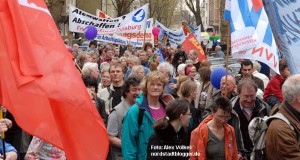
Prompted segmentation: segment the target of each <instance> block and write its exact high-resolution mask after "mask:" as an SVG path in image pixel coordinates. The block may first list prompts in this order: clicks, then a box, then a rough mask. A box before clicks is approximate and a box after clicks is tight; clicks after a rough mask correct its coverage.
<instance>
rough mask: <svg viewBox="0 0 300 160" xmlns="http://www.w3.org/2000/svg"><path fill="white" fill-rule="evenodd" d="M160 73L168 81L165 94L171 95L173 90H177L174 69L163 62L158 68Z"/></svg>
mask: <svg viewBox="0 0 300 160" xmlns="http://www.w3.org/2000/svg"><path fill="white" fill-rule="evenodd" d="M157 69H158V72H160V73H161V74H162V75H163V76H165V78H167V79H168V83H167V84H166V86H165V90H164V93H166V94H170V93H171V91H172V89H174V88H176V83H177V80H176V79H175V78H174V77H173V74H174V68H173V66H172V65H171V64H170V63H168V62H162V63H160V64H159V65H158V66H157Z"/></svg>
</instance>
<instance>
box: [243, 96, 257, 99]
mask: <svg viewBox="0 0 300 160" xmlns="http://www.w3.org/2000/svg"><path fill="white" fill-rule="evenodd" d="M241 98H243V99H255V98H256V96H254V95H250V96H247V95H244V96H241Z"/></svg>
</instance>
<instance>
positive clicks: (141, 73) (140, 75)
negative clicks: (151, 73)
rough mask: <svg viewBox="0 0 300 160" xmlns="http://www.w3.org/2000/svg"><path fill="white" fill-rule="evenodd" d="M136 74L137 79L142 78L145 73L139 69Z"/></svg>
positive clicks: (142, 69)
mask: <svg viewBox="0 0 300 160" xmlns="http://www.w3.org/2000/svg"><path fill="white" fill-rule="evenodd" d="M137 74H138V76H139V77H141V78H143V77H144V76H145V71H144V68H140V69H139V70H138V71H137Z"/></svg>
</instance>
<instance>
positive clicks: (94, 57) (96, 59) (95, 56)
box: [91, 54, 98, 63]
mask: <svg viewBox="0 0 300 160" xmlns="http://www.w3.org/2000/svg"><path fill="white" fill-rule="evenodd" d="M91 57H92V62H93V63H97V62H98V55H97V54H92V56H91Z"/></svg>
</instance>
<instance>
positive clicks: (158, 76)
mask: <svg viewBox="0 0 300 160" xmlns="http://www.w3.org/2000/svg"><path fill="white" fill-rule="evenodd" d="M156 79H158V80H160V81H161V82H162V83H163V86H164V87H165V85H166V84H167V82H168V79H167V78H165V76H164V75H162V74H161V73H159V72H158V71H153V72H150V73H148V74H147V75H146V76H145V77H144V79H143V81H142V83H141V85H142V92H143V94H147V85H148V84H149V83H150V82H152V81H154V80H156Z"/></svg>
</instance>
